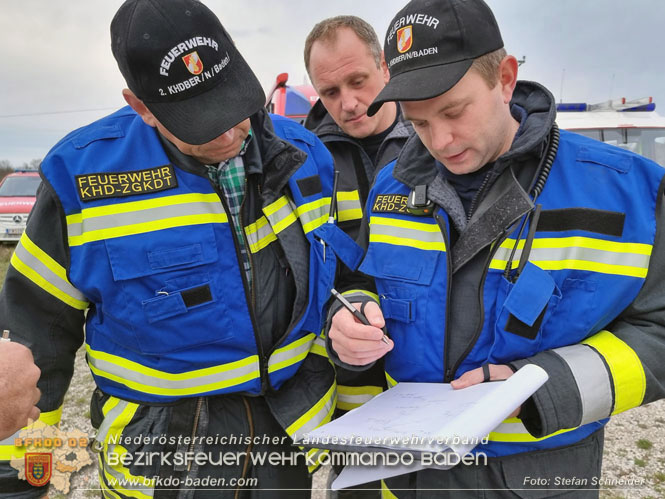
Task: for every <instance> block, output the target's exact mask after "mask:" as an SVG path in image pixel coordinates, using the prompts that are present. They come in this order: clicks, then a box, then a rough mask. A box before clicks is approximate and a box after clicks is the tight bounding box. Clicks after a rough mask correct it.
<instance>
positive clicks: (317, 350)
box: [309, 336, 328, 359]
mask: <svg viewBox="0 0 665 499" xmlns="http://www.w3.org/2000/svg"><path fill="white" fill-rule="evenodd" d="M309 351H310V353H313V354H315V355H320V356H321V357H325V358H326V359H327V358H328V351H327V350H326V340H324V339H323V338H321V337H320V336H317V337H316V338H314V341H313V342H312V347H311V348H310V350H309Z"/></svg>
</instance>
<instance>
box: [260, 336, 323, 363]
mask: <svg viewBox="0 0 665 499" xmlns="http://www.w3.org/2000/svg"><path fill="white" fill-rule="evenodd" d="M313 336H314V335H312V339H310V340H309V341H305V342H303V343H302V344H301V345H298V346H297V347H294V348H289V347H286V349H284V350H277V351H275V352H274V353H273V354H272V355H271V356H270V359H269V360H268V371H271V372H272V371H275V370H277V369H281V368H282V367H286V366H276V364H281V363H282V362H287V361H289V360H294V362H289V363H288V365H291V364H295V361H296V359H297V358H298V357H303V358H304V357H305V356H306V355H307V354H308V353H309V350H310V348H311V347H312V343H313V342H314V338H313Z"/></svg>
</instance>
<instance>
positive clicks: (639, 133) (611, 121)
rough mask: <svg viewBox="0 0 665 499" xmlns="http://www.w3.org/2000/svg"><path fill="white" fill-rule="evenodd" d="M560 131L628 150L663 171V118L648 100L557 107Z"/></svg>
mask: <svg viewBox="0 0 665 499" xmlns="http://www.w3.org/2000/svg"><path fill="white" fill-rule="evenodd" d="M556 121H557V123H558V125H559V127H560V128H563V129H566V130H571V131H573V132H576V133H579V134H582V135H586V136H587V137H591V138H592V139H596V140H600V141H602V142H606V143H608V144H612V145H615V146H617V147H621V148H623V149H628V150H630V151H633V152H635V153H637V154H641V155H642V156H646V157H647V158H649V159H652V160H654V161H655V162H656V163H658V164H660V165H661V166H664V167H665V117H663V116H660V115H659V114H657V113H656V103H655V102H653V99H652V98H651V97H645V98H643V99H636V100H631V101H627V100H626V99H625V98H622V99H615V100H611V101H607V102H602V103H600V104H585V103H560V104H557V116H556Z"/></svg>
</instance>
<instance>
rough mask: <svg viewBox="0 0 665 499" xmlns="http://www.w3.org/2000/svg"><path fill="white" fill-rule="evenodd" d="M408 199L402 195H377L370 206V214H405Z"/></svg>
mask: <svg viewBox="0 0 665 499" xmlns="http://www.w3.org/2000/svg"><path fill="white" fill-rule="evenodd" d="M408 199H409V197H408V196H406V195H404V194H379V195H378V196H376V199H375V200H374V204H373V205H372V212H374V213H403V214H407V213H408V211H406V202H407V200H408Z"/></svg>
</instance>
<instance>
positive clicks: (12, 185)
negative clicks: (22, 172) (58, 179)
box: [0, 175, 42, 197]
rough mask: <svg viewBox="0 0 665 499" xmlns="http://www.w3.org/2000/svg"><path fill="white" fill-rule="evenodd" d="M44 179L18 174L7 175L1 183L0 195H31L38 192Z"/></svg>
mask: <svg viewBox="0 0 665 499" xmlns="http://www.w3.org/2000/svg"><path fill="white" fill-rule="evenodd" d="M41 181H42V179H41V178H40V177H33V176H28V175H26V176H17V177H6V178H5V181H4V182H3V183H2V185H0V196H16V197H18V196H25V197H31V196H34V195H35V194H37V187H39V183H40V182H41Z"/></svg>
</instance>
